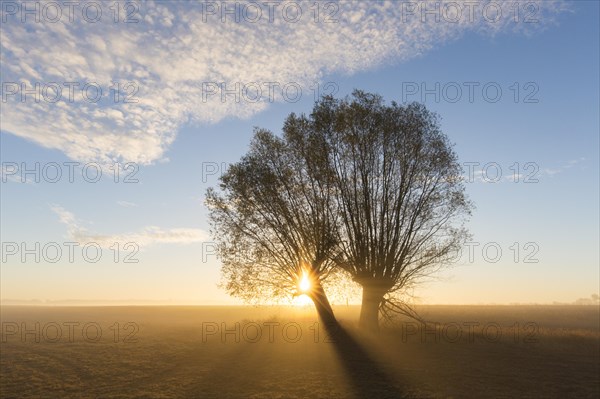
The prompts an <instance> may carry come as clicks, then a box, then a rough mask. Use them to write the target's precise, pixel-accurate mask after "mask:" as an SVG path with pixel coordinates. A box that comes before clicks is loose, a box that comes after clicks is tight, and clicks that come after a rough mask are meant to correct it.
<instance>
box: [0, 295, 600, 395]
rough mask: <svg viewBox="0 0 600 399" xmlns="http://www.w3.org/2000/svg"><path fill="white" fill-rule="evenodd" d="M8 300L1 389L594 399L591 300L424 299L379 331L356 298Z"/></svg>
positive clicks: (598, 387)
mask: <svg viewBox="0 0 600 399" xmlns="http://www.w3.org/2000/svg"><path fill="white" fill-rule="evenodd" d="M334 310H335V312H336V314H337V315H338V317H339V319H340V320H341V324H342V326H344V328H343V330H338V329H334V330H331V331H327V330H326V329H325V327H324V326H322V325H321V324H319V323H318V320H317V317H316V315H315V312H314V310H313V309H312V308H288V307H266V306H265V307H259V308H253V307H150V306H140V307H24V306H3V307H2V309H1V321H2V343H1V347H0V348H1V357H0V372H1V379H0V397H2V398H59V397H65V398H66V397H77V398H180V397H197V398H229V397H235V398H237V397H239V398H353V397H357V398H360V397H372V398H400V397H408V398H428V397H434V398H449V397H453V398H482V397H491V398H509V397H510V398H513V397H518V398H534V397H544V398H549V397H557V398H558V397H560V398H564V397H572V398H597V397H599V395H600V377H599V376H600V360H599V359H600V334H599V323H600V320H599V319H600V316H599V314H600V312H599V309H598V307H595V306H421V307H420V308H419V311H420V313H421V315H422V316H423V317H424V319H425V320H427V321H428V322H430V324H428V325H427V326H426V327H423V326H422V325H419V324H417V323H416V322H414V321H411V320H409V319H404V320H400V321H398V323H397V324H395V325H394V326H389V327H386V328H384V329H383V330H382V332H381V333H380V334H379V335H378V336H376V337H374V336H369V335H365V334H362V333H359V332H358V330H357V328H356V326H355V323H356V320H357V314H358V308H356V307H352V306H350V307H346V306H342V307H336V308H335V309H334Z"/></svg>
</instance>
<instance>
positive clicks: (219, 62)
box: [0, 1, 600, 305]
mask: <svg viewBox="0 0 600 399" xmlns="http://www.w3.org/2000/svg"><path fill="white" fill-rule="evenodd" d="M66 3H68V2H61V1H56V2H33V1H32V2H25V3H22V2H6V1H5V2H2V4H1V5H2V9H1V12H2V22H1V25H0V35H1V36H0V45H1V50H0V56H1V61H2V62H1V67H0V72H1V76H0V80H1V82H2V87H1V90H2V102H1V103H0V106H1V110H0V117H1V119H0V132H1V133H0V144H1V149H0V155H1V160H2V182H1V184H0V189H1V193H0V198H1V205H0V207H1V214H2V217H1V223H0V233H1V237H0V238H1V242H2V259H1V261H2V264H1V269H0V276H1V282H0V288H1V292H0V299H1V300H2V302H3V303H17V302H26V301H30V300H38V301H42V302H43V301H46V302H47V303H55V302H56V301H66V300H72V301H80V302H83V303H87V302H89V301H95V303H100V302H106V303H164V304H206V305H214V304H236V303H239V302H238V301H237V300H236V299H235V298H231V297H230V296H229V295H228V294H227V293H226V292H225V291H224V290H222V289H221V288H219V282H220V280H221V279H220V270H219V269H220V263H219V260H218V258H217V257H216V255H215V245H214V244H213V242H212V239H211V235H210V231H209V230H210V226H209V223H208V219H207V210H206V208H205V206H204V195H205V192H206V190H207V188H208V187H214V186H216V185H218V177H219V176H220V174H221V173H222V172H224V171H225V170H226V169H227V167H228V165H229V164H230V163H233V162H236V161H237V160H238V159H239V158H240V157H241V156H242V155H243V154H244V153H245V152H246V151H247V149H248V144H249V142H250V139H251V137H252V132H253V129H254V127H262V128H268V129H270V130H272V131H273V132H275V133H278V134H279V133H280V132H281V127H282V123H283V120H284V118H285V117H286V116H287V115H288V114H290V113H291V112H295V113H297V114H299V113H310V110H311V109H312V106H313V104H314V101H315V99H316V98H318V96H319V95H322V94H334V95H335V96H345V95H348V94H350V93H351V92H352V90H353V89H361V90H365V91H370V92H376V93H379V94H381V95H382V96H383V97H384V99H385V100H386V101H388V102H391V101H396V102H398V103H405V102H411V101H420V102H424V103H425V105H426V106H427V107H428V108H429V109H431V110H433V111H435V112H436V113H438V115H439V116H440V121H441V127H442V130H443V131H444V133H446V134H447V135H448V137H449V138H450V140H451V141H452V142H453V143H454V145H455V150H456V152H457V154H458V155H459V160H460V162H461V164H462V165H463V167H464V177H465V184H466V187H467V193H468V195H469V196H470V198H471V199H472V201H473V202H474V203H475V205H476V210H475V211H474V213H473V215H472V217H471V220H470V221H469V223H468V228H469V230H470V231H471V233H472V239H471V241H470V242H469V243H468V245H467V246H466V247H465V248H464V249H463V251H462V254H461V255H460V257H459V258H458V259H457V260H456V261H455V262H454V263H453V264H452V265H451V267H450V268H448V269H446V270H445V271H444V272H443V273H441V274H440V275H439V276H438V278H436V279H435V280H432V281H428V282H425V283H424V284H423V285H422V286H420V287H418V288H417V289H415V291H414V292H413V293H412V294H413V295H414V296H415V298H416V299H415V300H417V301H418V302H419V303H431V304H488V303H498V304H508V303H553V302H563V303H570V302H573V301H575V300H576V299H578V298H584V297H589V296H590V295H592V294H598V292H599V291H600V287H599V285H600V273H599V249H598V248H599V245H598V243H599V238H600V237H599V214H598V209H599V176H598V171H599V158H598V153H599V142H598V137H599V131H600V126H599V118H600V116H599V108H600V106H599V105H600V104H599V103H600V101H599V86H600V82H599V48H600V43H599V37H600V32H599V25H600V24H599V13H600V11H599V5H598V2H595V1H578V2H551V1H541V2H525V1H523V2H513V1H510V2H499V1H485V2H466V3H465V2H460V1H458V2H441V3H439V2H438V3H437V5H436V3H427V4H425V3H414V2H368V1H366V2H349V1H348V2H316V3H315V2H312V1H311V2H273V3H268V4H263V3H245V2H235V3H233V2H229V3H223V2H201V1H175V2H152V1H148V2H121V3H117V4H118V5H119V7H115V5H114V4H115V3H114V2H100V1H97V2H93V1H92V2H90V1H87V2H80V4H79V5H77V6H69V5H68V4H66ZM336 300H337V301H338V302H339V301H342V299H341V298H337V299H334V303H336Z"/></svg>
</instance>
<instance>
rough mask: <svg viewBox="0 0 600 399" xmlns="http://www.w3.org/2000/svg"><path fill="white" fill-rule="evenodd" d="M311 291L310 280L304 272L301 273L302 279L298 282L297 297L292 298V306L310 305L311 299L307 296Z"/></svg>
mask: <svg viewBox="0 0 600 399" xmlns="http://www.w3.org/2000/svg"><path fill="white" fill-rule="evenodd" d="M310 289H311V283H310V278H309V277H308V274H307V273H306V272H303V273H302V278H300V281H298V295H297V296H295V297H294V300H293V304H294V305H295V306H308V305H312V299H310V297H309V296H308V295H307V293H308V292H309V291H310Z"/></svg>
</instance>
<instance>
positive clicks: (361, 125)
mask: <svg viewBox="0 0 600 399" xmlns="http://www.w3.org/2000/svg"><path fill="white" fill-rule="evenodd" d="M461 172H462V170H461V167H460V164H459V163H458V158H457V156H456V153H455V152H454V151H453V149H452V146H451V144H450V143H449V141H448V138H447V137H446V136H445V135H444V134H443V133H442V132H441V130H440V128H439V124H438V122H437V117H436V116H435V114H433V113H431V112H429V111H428V110H427V109H426V108H425V106H423V105H421V104H417V103H413V104H408V105H406V106H399V105H398V104H396V103H394V102H392V103H391V105H389V106H387V105H385V104H384V102H383V99H382V98H381V96H378V95H374V94H368V93H364V92H362V91H355V92H354V93H353V94H352V97H350V98H345V99H335V98H333V97H331V96H328V97H324V98H322V99H321V100H320V101H319V102H317V103H316V104H315V106H314V108H313V112H312V113H311V114H310V115H309V116H306V115H300V116H296V115H295V114H291V115H290V116H289V117H288V118H287V119H286V121H285V124H284V127H283V136H282V137H281V138H279V137H277V136H275V135H273V134H272V133H270V132H268V131H266V130H260V129H258V130H256V131H255V136H254V139H253V142H252V144H251V147H250V150H249V152H248V154H247V155H245V156H244V157H243V158H242V160H241V161H240V162H238V163H236V164H235V165H232V166H231V167H230V168H229V170H228V172H227V173H226V174H225V175H224V176H222V178H221V192H222V193H221V194H219V193H217V192H216V191H214V190H209V192H208V195H207V203H208V205H209V206H210V209H211V212H210V218H211V221H212V225H213V234H214V235H215V238H216V239H217V241H218V243H219V247H220V254H221V259H222V261H223V275H224V278H225V281H226V288H227V290H228V291H229V292H230V293H231V294H233V295H238V296H241V297H243V298H247V299H248V298H255V297H257V296H259V294H262V296H267V297H269V296H281V295H285V294H286V293H288V294H289V293H291V292H296V293H298V292H299V290H298V287H299V281H301V279H302V278H303V276H304V275H306V276H308V278H309V279H310V281H311V282H312V289H310V290H306V294H307V295H309V296H310V297H311V298H312V299H313V302H314V303H315V306H316V308H317V310H318V312H319V315H320V317H321V319H322V320H324V321H327V322H334V321H335V318H334V316H333V312H332V310H331V306H330V305H329V301H328V300H327V296H326V295H325V291H324V288H323V283H324V282H325V281H326V279H327V277H329V276H330V274H331V273H334V272H336V271H340V270H341V271H343V272H345V273H348V274H349V275H350V276H351V277H352V279H354V281H356V282H357V283H358V284H360V285H361V286H362V307H361V315H360V324H361V326H363V327H365V328H367V329H377V328H378V323H379V312H380V311H381V312H382V313H384V315H390V314H392V313H398V312H400V313H404V314H408V315H410V316H413V317H415V316H416V314H415V313H414V312H413V311H412V309H411V308H410V306H408V305H407V304H406V303H404V302H403V301H402V300H401V296H402V294H403V293H405V292H406V290H408V289H410V288H412V287H413V286H414V285H415V284H417V283H418V282H420V281H422V279H423V278H425V277H428V276H431V275H432V274H434V273H435V272H436V271H438V270H439V269H440V268H441V267H443V266H445V265H447V264H448V261H449V259H450V258H451V257H452V255H453V254H454V253H455V251H456V250H457V249H459V247H460V246H461V245H462V243H463V242H464V240H465V239H466V237H467V232H466V230H465V229H464V227H463V226H464V220H465V218H466V216H468V215H469V214H470V210H471V207H472V205H471V203H470V202H469V201H468V200H467V198H466V195H465V192H464V185H463V183H462V179H461Z"/></svg>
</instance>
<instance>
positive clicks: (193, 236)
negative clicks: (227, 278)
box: [51, 205, 208, 248]
mask: <svg viewBox="0 0 600 399" xmlns="http://www.w3.org/2000/svg"><path fill="white" fill-rule="evenodd" d="M51 209H52V211H54V213H56V214H57V215H58V217H59V221H60V222H61V223H62V224H64V225H66V226H67V234H68V236H69V238H70V239H71V240H73V241H75V242H78V243H80V245H84V244H86V243H96V244H98V245H99V246H100V247H102V248H110V247H111V246H112V245H113V244H114V243H115V242H117V243H120V244H121V245H124V244H127V243H135V244H137V245H138V246H139V247H140V248H144V247H147V246H150V245H155V244H191V243H195V242H202V241H206V240H207V239H208V234H207V233H206V232H205V231H203V230H201V229H194V228H172V229H163V228H160V227H157V226H147V227H144V228H142V229H140V230H139V231H137V232H132V233H122V234H97V233H93V232H90V231H88V230H87V229H86V228H85V227H83V226H82V225H81V222H80V221H79V220H78V219H77V218H76V217H75V215H74V214H73V213H71V212H69V211H67V210H66V209H64V208H63V207H61V206H59V205H52V206H51Z"/></svg>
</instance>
